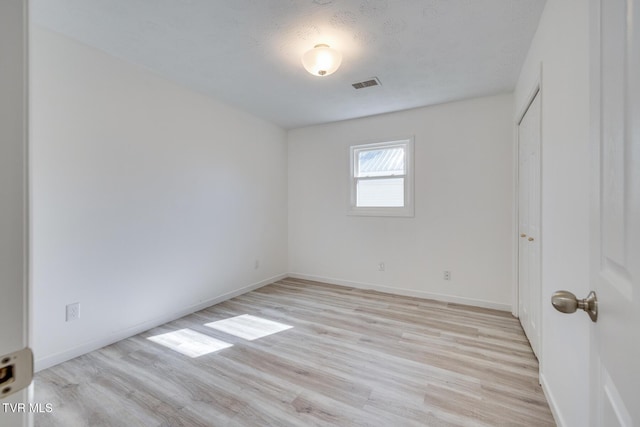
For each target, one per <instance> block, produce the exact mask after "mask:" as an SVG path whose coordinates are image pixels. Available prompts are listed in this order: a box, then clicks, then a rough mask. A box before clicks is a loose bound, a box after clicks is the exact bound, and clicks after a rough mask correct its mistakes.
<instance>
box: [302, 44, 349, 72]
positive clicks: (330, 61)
mask: <svg viewBox="0 0 640 427" xmlns="http://www.w3.org/2000/svg"><path fill="white" fill-rule="evenodd" d="M340 63H342V54H340V52H338V51H337V50H335V49H331V48H330V47H329V45H327V44H317V45H315V46H314V47H313V49H311V50H309V51H307V52H305V54H304V55H302V65H304V68H305V69H306V70H307V71H308V72H310V73H311V74H313V75H314V76H328V75H329V74H333V73H334V72H335V71H336V70H337V69H338V67H340Z"/></svg>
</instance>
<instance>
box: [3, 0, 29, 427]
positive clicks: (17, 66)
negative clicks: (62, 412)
mask: <svg viewBox="0 0 640 427" xmlns="http://www.w3.org/2000/svg"><path fill="white" fill-rule="evenodd" d="M26 11H27V6H26V0H2V1H0V425H2V426H3V427H13V426H24V425H28V422H29V420H28V418H29V416H28V414H27V412H28V410H27V407H28V406H26V407H21V406H19V405H18V403H22V404H27V405H28V402H27V391H26V390H24V389H23V390H22V391H18V392H17V393H15V394H11V395H9V393H12V392H13V391H16V390H19V389H20V387H19V386H17V385H18V383H19V382H20V381H19V378H18V377H21V376H22V375H23V374H24V373H25V372H26V371H25V370H24V369H25V368H28V366H26V365H25V364H29V363H31V360H30V359H29V358H24V357H23V356H20V358H18V356H16V355H13V354H12V353H13V352H15V351H18V350H21V349H23V348H25V347H27V323H28V321H27V297H26V295H27V291H26V290H27V238H26V236H27V233H26V229H27V208H26V206H27V204H26V200H27V191H26V188H27V186H26V176H27V173H26V171H27V166H26V164H27V160H26V159H27V143H26V134H27V133H26V115H27V114H26V86H27V72H26V33H27V32H26V27H27V19H26V17H27V15H26ZM9 354H11V357H7V355H9ZM16 378H18V380H16ZM2 396H5V397H4V398H3V397H2Z"/></svg>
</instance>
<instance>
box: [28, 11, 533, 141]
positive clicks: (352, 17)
mask: <svg viewBox="0 0 640 427" xmlns="http://www.w3.org/2000/svg"><path fill="white" fill-rule="evenodd" d="M544 4H545V0H32V2H31V14H32V19H33V21H34V22H36V23H38V24H41V25H43V26H45V27H47V28H49V29H52V30H54V31H57V32H60V33H62V34H65V35H68V36H70V37H72V38H74V39H77V40H80V41H82V42H84V43H86V44H88V45H90V46H93V47H96V48H98V49H101V50H103V51H105V52H108V53H110V54H112V55H115V56H117V57H120V58H123V59H126V60H128V61H131V62H133V63H136V64H139V65H142V66H144V67H146V68H149V69H151V70H153V71H155V72H157V73H159V74H161V75H163V76H165V77H167V78H169V79H171V80H173V81H176V82H178V83H180V84H183V85H185V86H188V87H190V88H192V89H195V90H197V91H199V92H202V93H205V94H207V95H210V96H212V97H214V98H216V99H218V100H221V101H223V102H226V103H228V104H231V105H233V106H235V107H237V108H240V109H242V110H245V111H248V112H250V113H252V114H255V115H257V116H259V117H263V118H265V119H267V120H269V121H272V122H274V123H276V124H278V125H280V126H282V127H284V128H293V127H300V126H305V125H309V124H316V123H325V122H331V121H337V120H344V119H349V118H355V117H362V116H368V115H372V114H379V113H386V112H390V111H398V110H404V109H408V108H414V107H420V106H425V105H433V104H438V103H442V102H447V101H452V100H457V99H463V98H468V97H474V96H481V95H487V94H494V93H499V92H505V91H510V90H512V89H513V87H514V85H515V82H516V79H517V77H518V73H519V71H520V67H521V66H522V62H523V60H524V57H525V54H526V52H527V49H528V47H529V44H530V42H531V39H532V37H533V34H534V32H535V29H536V27H537V24H538V21H539V18H540V14H541V12H542V9H543V7H544ZM318 43H327V44H329V45H331V47H333V48H335V49H338V50H340V51H341V52H342V54H343V62H342V66H341V67H340V69H338V71H337V72H336V73H335V74H333V75H330V76H326V77H315V76H312V75H310V74H308V73H307V72H306V71H305V70H304V68H303V67H302V64H301V62H300V58H301V56H302V54H303V53H304V52H305V51H306V50H308V49H311V48H312V47H313V46H314V45H315V44H318ZM374 76H375V77H378V78H379V79H380V82H381V83H382V86H381V87H373V88H367V89H361V90H355V89H353V88H352V87H351V83H354V82H358V81H362V80H367V79H368V78H370V77H374Z"/></svg>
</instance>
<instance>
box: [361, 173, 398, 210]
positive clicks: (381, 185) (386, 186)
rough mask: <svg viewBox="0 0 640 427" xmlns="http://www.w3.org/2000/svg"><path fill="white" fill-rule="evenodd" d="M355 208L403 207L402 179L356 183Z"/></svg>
mask: <svg viewBox="0 0 640 427" xmlns="http://www.w3.org/2000/svg"><path fill="white" fill-rule="evenodd" d="M356 194H357V200H356V206H357V207H384V208H386V207H403V206H404V178H389V179H371V180H360V181H358V188H357V193H356Z"/></svg>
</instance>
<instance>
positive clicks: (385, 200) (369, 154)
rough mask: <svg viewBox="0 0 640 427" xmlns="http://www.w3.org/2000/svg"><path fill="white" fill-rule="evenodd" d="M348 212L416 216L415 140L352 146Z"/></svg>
mask: <svg viewBox="0 0 640 427" xmlns="http://www.w3.org/2000/svg"><path fill="white" fill-rule="evenodd" d="M350 164H351V167H350V171H351V173H350V181H351V183H350V186H351V197H350V205H349V208H350V209H349V213H350V214H351V215H369V216H413V138H408V139H402V140H396V141H389V142H379V143H374V144H362V145H352V146H351V161H350Z"/></svg>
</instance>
